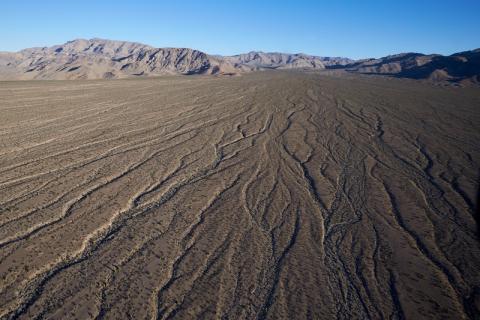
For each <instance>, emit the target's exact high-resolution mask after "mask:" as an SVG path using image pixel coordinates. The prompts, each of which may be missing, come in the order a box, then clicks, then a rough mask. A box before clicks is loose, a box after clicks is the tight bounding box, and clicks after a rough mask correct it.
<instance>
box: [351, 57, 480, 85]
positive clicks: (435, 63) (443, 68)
mask: <svg viewBox="0 0 480 320" xmlns="http://www.w3.org/2000/svg"><path fill="white" fill-rule="evenodd" d="M345 69H346V70H347V71H350V72H358V73H364V74H385V75H394V76H397V77H400V78H412V79H427V80H431V81H435V82H439V81H449V82H465V83H466V82H471V83H479V82H480V49H476V50H472V51H465V52H460V53H455V54H453V55H450V56H442V55H423V54H420V53H403V54H398V55H393V56H387V57H384V58H380V59H368V60H361V61H357V62H354V63H352V64H349V65H347V66H346V67H345Z"/></svg>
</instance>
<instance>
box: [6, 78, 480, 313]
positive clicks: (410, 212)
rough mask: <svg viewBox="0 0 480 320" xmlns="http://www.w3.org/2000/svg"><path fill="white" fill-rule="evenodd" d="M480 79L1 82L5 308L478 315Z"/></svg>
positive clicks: (16, 310)
mask: <svg viewBox="0 0 480 320" xmlns="http://www.w3.org/2000/svg"><path fill="white" fill-rule="evenodd" d="M479 141H480V89H479V88H478V87H476V88H475V87H471V88H456V87H442V86H433V85H430V84H423V83H421V82H415V81H409V80H400V79H390V78H376V77H361V76H349V75H325V74H313V73H312V74H305V73H304V74H302V73H294V72H258V73H252V74H247V75H243V76H240V77H230V78H227V77H223V78H222V77H202V76H191V77H180V76H179V77H174V76H172V77H162V78H155V79H153V78H152V79H131V80H110V81H108V80H107V81H63V82H62V81H31V82H1V83H0V318H1V319H334V318H336V319H469V318H472V319H478V317H479V314H480V272H479V270H480V245H479V233H478V227H477V223H476V217H475V209H474V206H475V204H476V202H477V197H478V195H477V191H478V190H477V188H478V181H479V180H478V178H479V170H480V143H479Z"/></svg>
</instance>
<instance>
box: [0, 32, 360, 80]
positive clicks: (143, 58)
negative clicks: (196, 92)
mask: <svg viewBox="0 0 480 320" xmlns="http://www.w3.org/2000/svg"><path fill="white" fill-rule="evenodd" d="M349 62H352V61H351V60H348V59H345V58H321V57H316V56H309V55H305V54H284V53H263V52H250V53H248V54H242V55H237V56H231V57H222V56H213V55H208V54H206V53H204V52H201V51H198V50H193V49H187V48H154V47H151V46H148V45H144V44H140V43H134V42H125V41H112V40H104V39H98V38H94V39H90V40H85V39H77V40H73V41H69V42H67V43H65V44H63V45H56V46H52V47H44V48H30V49H25V50H22V51H19V52H16V53H8V52H6V53H5V52H4V53H0V79H97V78H124V77H130V76H140V75H141V76H149V75H161V74H235V73H240V72H251V71H256V70H265V69H295V68H308V69H324V68H325V66H327V65H337V64H343V65H345V64H348V63H349Z"/></svg>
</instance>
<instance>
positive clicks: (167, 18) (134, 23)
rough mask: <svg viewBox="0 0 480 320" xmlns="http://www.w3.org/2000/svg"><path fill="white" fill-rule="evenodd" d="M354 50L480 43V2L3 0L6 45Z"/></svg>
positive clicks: (1, 31) (350, 53)
mask: <svg viewBox="0 0 480 320" xmlns="http://www.w3.org/2000/svg"><path fill="white" fill-rule="evenodd" d="M93 37H99V38H107V39H114V40H128V41H137V42H142V43H146V44H150V45H153V46H156V47H189V48H195V49H199V50H203V51H205V52H207V53H211V54H226V55H227V54H236V53H242V52H248V51H251V50H263V51H282V52H290V53H296V52H304V53H308V54H314V55H323V56H346V57H351V58H366V57H379V56H384V55H388V54H392V53H399V52H409V51H415V52H422V53H441V54H451V53H454V52H458V51H463V50H469V49H474V48H478V47H480V0H456V1H454V0H383V1H380V0H376V1H375V0H363V1H362V0H350V1H348V0H343V1H342V0H337V1H335V0H329V1H313V0H312V1H307V0H296V1H294V0H290V1H287V0H285V1H279V0H277V1H273V0H265V1H261V0H257V1H253V0H242V1H236V0H232V1H228V0H224V1H210V0H203V1H202V0H198V1H189V0H183V1H147V0H137V1H120V0H118V1H100V0H96V1H90V0H87V1H85V0H83V1H67V0H64V1H47V0H45V1H41V0H36V1H33V0H31V1H21V0H10V1H9V0H5V1H2V2H1V3H0V51H17V50H20V49H23V48H27V47H33V46H50V45H54V44H61V43H64V42H66V41H68V40H72V39H75V38H93Z"/></svg>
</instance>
